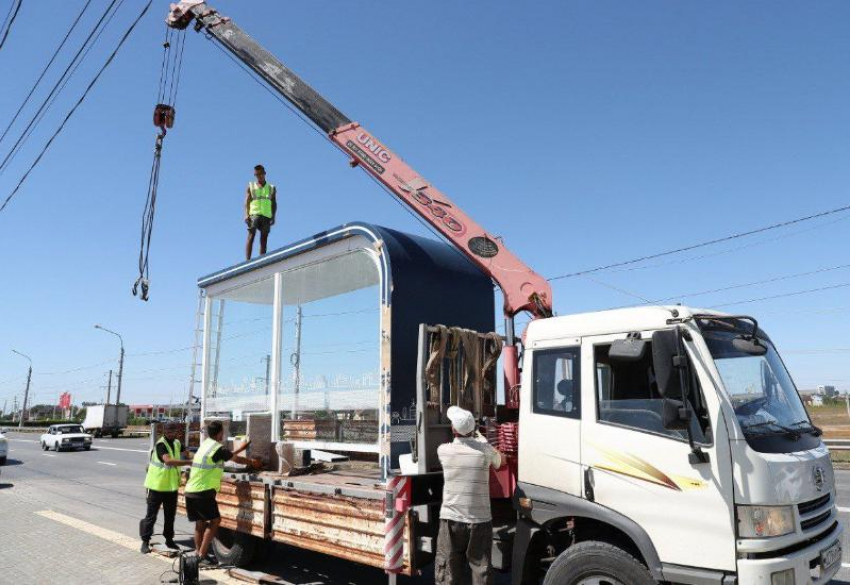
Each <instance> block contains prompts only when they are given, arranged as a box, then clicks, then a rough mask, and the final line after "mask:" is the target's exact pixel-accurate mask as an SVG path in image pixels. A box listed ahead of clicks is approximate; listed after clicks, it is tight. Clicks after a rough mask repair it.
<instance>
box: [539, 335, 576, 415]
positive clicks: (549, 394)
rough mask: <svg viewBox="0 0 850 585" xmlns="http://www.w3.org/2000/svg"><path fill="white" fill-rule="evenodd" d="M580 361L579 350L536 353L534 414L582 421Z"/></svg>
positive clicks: (541, 351) (564, 349)
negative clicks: (580, 419)
mask: <svg viewBox="0 0 850 585" xmlns="http://www.w3.org/2000/svg"><path fill="white" fill-rule="evenodd" d="M580 360H581V348H579V347H564V348H558V349H544V350H537V351H535V352H534V360H533V366H532V367H533V368H534V370H533V371H534V388H533V390H532V392H533V402H534V405H533V410H534V412H536V413H539V414H549V415H552V416H562V417H566V418H575V419H578V418H581V386H580V380H581V371H580V365H579V364H580Z"/></svg>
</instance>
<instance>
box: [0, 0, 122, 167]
mask: <svg viewBox="0 0 850 585" xmlns="http://www.w3.org/2000/svg"><path fill="white" fill-rule="evenodd" d="M118 1H119V0H112V2H111V3H110V4H109V6H107V7H106V10H105V11H104V12H103V14H102V15H101V16H100V19H99V20H98V21H97V23H96V24H95V25H94V28H92V29H91V31H89V34H88V36H87V37H86V39H85V40H84V41H83V44H82V45H80V48H79V49H77V52H76V54H75V55H74V57H73V58H72V59H71V61H70V63H68V66H67V67H66V68H65V71H63V72H62V75H61V76H60V77H59V79H58V80H56V83H55V84H54V85H53V88H52V89H51V90H50V92H49V93H48V94H47V97H46V98H44V100H43V101H42V102H41V105H40V106H39V108H38V110H37V111H36V113H35V114H34V115H33V117H32V118H30V121H29V122H28V123H27V126H26V128H24V131H23V132H22V133H21V135H20V136H18V139H17V140H16V141H15V144H14V145H12V149H11V150H10V151H9V153H8V154H7V155H6V157H5V158H4V159H3V161H2V162H0V173H3V172H4V171H5V170H6V167H7V166H8V165H9V163H10V162H11V160H12V158H14V156H15V155H16V154H17V152H18V151H19V150H20V148H22V147H23V145H24V143H25V142H26V140H27V139H28V137H29V136H30V135H31V134H32V131H33V130H35V126H37V125H38V124H39V122H40V121H41V119H42V118H43V113H46V109H47V108H49V107H50V104H52V100H53V98H54V96H58V95H59V93H61V92H62V89H63V88H64V87H65V84H67V82H68V80H70V78H71V77H72V76H73V75H74V72H75V71H76V68H77V66H78V65H79V64H80V63H81V62H82V60H83V59H85V55H86V54H88V50H87V48H91V45H93V44H94V42H96V40H97V38H96V35H97V37H99V35H100V33H99V32H98V31H100V32H102V31H103V28H105V26H104V27H103V28H101V25H102V24H103V23H104V21H105V20H106V19H107V17H108V16H109V15H110V14H112V15H114V14H115V12H113V11H112V8H113V6H115V3H116V2H118ZM120 1H121V2H123V1H124V0H120ZM119 6H120V4H119ZM116 11H117V8H116ZM109 17H110V18H111V16H109ZM92 39H94V40H92ZM90 43H91V44H90ZM84 51H85V54H84ZM81 55H82V57H81Z"/></svg>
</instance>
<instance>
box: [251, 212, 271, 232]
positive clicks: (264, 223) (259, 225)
mask: <svg viewBox="0 0 850 585" xmlns="http://www.w3.org/2000/svg"><path fill="white" fill-rule="evenodd" d="M271 229H272V220H271V218H268V217H266V216H265V215H252V216H251V217H249V218H248V231H249V232H251V233H252V234H253V233H254V232H256V231H257V230H260V233H261V234H267V233H269V231H271Z"/></svg>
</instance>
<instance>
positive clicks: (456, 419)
mask: <svg viewBox="0 0 850 585" xmlns="http://www.w3.org/2000/svg"><path fill="white" fill-rule="evenodd" d="M446 416H448V417H449V420H450V421H452V428H453V429H454V430H456V431H457V432H458V434H461V435H468V434H470V433H471V432H472V431H474V430H475V417H474V416H473V415H472V413H471V412H469V411H468V410H464V409H462V408H460V407H458V406H450V407H449V409H448V410H447V411H446Z"/></svg>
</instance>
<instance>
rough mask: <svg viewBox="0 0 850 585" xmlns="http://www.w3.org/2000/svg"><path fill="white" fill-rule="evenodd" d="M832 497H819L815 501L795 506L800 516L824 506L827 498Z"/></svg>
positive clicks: (827, 495) (829, 495) (828, 495)
mask: <svg viewBox="0 0 850 585" xmlns="http://www.w3.org/2000/svg"><path fill="white" fill-rule="evenodd" d="M830 497H832V495H831V494H826V495H825V496H821V497H819V498H817V499H815V500H809V501H808V502H803V503H802V504H799V505H798V506H797V510H799V511H800V515H801V516H802V515H803V514H808V513H809V512H813V511H815V510H817V509H818V508H820V507H821V506H823V505H824V504H826V503H827V502H828V501H829V498H830Z"/></svg>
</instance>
